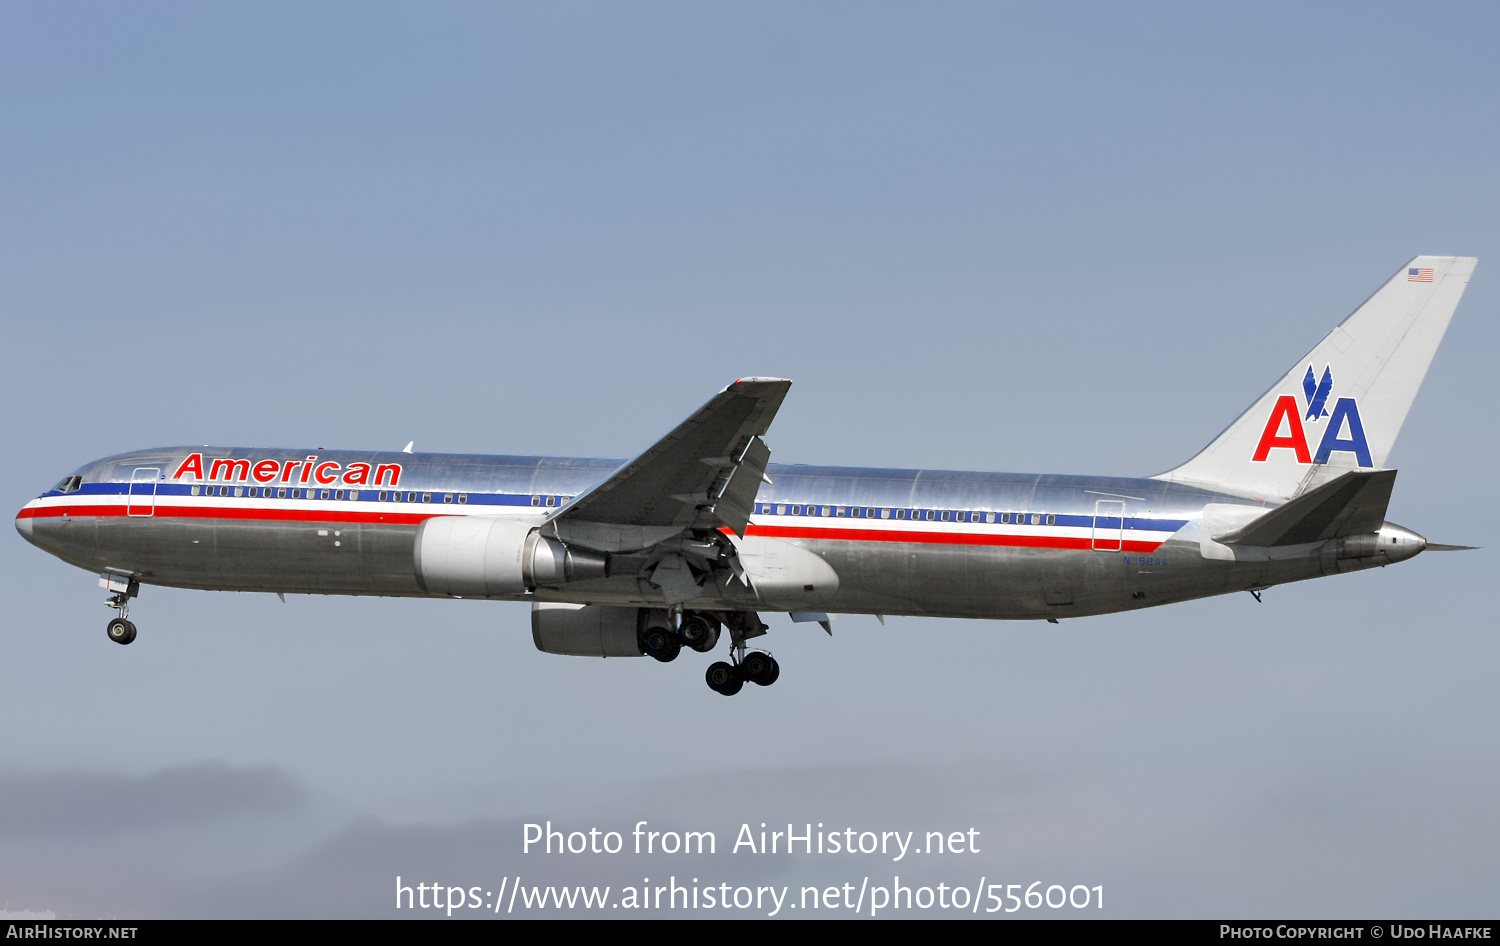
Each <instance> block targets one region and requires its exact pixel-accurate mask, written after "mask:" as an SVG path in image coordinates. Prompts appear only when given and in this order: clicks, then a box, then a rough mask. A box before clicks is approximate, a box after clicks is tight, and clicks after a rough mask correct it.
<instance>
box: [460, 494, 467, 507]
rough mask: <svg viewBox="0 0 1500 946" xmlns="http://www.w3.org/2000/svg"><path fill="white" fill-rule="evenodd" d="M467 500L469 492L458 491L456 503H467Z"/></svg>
mask: <svg viewBox="0 0 1500 946" xmlns="http://www.w3.org/2000/svg"><path fill="white" fill-rule="evenodd" d="M468 501H469V494H468V493H459V494H458V504H459V505H460V506H462V505H463V504H464V503H467V502H468Z"/></svg>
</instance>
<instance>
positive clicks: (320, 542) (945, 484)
mask: <svg viewBox="0 0 1500 946" xmlns="http://www.w3.org/2000/svg"><path fill="white" fill-rule="evenodd" d="M194 453H201V454H202V455H203V456H205V457H208V458H212V457H253V458H254V459H255V461H256V462H257V464H259V465H258V466H257V467H256V468H255V469H250V468H248V467H236V468H227V467H226V468H223V469H221V470H220V471H218V472H219V473H220V474H221V475H218V476H214V475H211V474H212V473H213V472H214V471H213V470H212V469H203V470H202V471H201V473H202V475H201V476H198V475H183V476H175V477H174V475H173V474H174V472H176V471H178V470H179V469H180V468H181V466H182V464H183V463H184V462H185V459H186V458H189V457H190V456H192V455H193V454H194ZM206 462H207V461H205V463H206ZM620 466H621V461H616V460H598V459H570V458H545V457H492V456H468V455H411V454H403V453H380V454H370V453H353V452H342V451H341V452H320V451H313V452H311V453H309V452H304V451H285V450H246V449H222V448H202V449H200V450H196V451H194V450H190V449H188V448H173V449H162V450H152V451H144V452H140V453H133V454H127V455H122V456H116V457H111V458H107V459H104V460H100V461H97V462H95V463H92V464H89V465H87V466H85V467H83V468H82V469H80V470H79V471H77V475H78V476H79V481H78V483H77V484H76V485H75V486H74V487H73V488H72V489H71V490H70V491H68V492H59V491H57V490H53V491H49V492H48V493H45V494H43V495H42V496H41V497H39V498H38V499H36V500H33V501H32V502H31V503H29V504H28V505H27V507H26V508H24V509H23V510H22V511H21V513H20V515H19V516H18V518H17V527H18V529H19V530H20V531H21V533H22V534H23V535H24V536H26V537H27V538H28V539H29V540H30V541H31V542H33V543H34V544H36V545H37V546H39V547H41V548H43V549H45V550H46V551H48V552H50V553H52V554H54V555H56V556H57V557H59V558H61V559H63V560H64V561H66V562H69V563H70V564H73V565H77V566H78V567H80V568H85V569H88V570H90V571H94V572H101V573H103V572H112V573H116V574H124V575H129V576H131V577H133V578H135V579H137V580H139V581H140V582H141V583H142V584H154V585H166V586H173V587H180V588H199V589H216V590H228V591H257V592H282V593H307V594H349V595H393V596H429V592H428V591H427V590H425V589H424V587H423V585H422V583H421V582H420V580H419V576H418V574H417V572H416V571H415V570H414V567H413V543H414V540H415V537H416V534H417V530H418V527H419V526H420V524H421V523H422V522H423V521H424V520H427V519H429V518H431V517H433V516H453V515H462V516H503V517H507V518H512V519H517V520H521V521H527V522H531V523H534V524H537V525H540V524H541V523H542V522H543V521H544V519H545V518H546V517H547V516H548V515H549V514H551V513H554V512H556V511H557V510H558V509H559V508H561V507H564V506H566V504H567V502H568V500H569V499H570V498H572V497H575V496H578V495H579V494H581V493H583V492H585V491H586V490H587V489H588V488H589V487H590V486H592V485H594V484H595V483H597V482H599V481H600V480H601V479H603V478H605V477H607V476H608V475H609V474H611V473H612V472H613V471H615V470H616V469H618V468H619V467H620ZM262 467H263V468H262ZM393 468H394V469H393ZM289 469H290V472H288V470H289ZM356 469H359V470H362V471H363V472H362V473H360V474H359V475H353V476H352V478H351V475H352V474H351V472H350V471H354V470H356ZM377 470H380V471H381V478H380V479H379V481H378V482H377V481H376V479H375V471H377ZM314 471H316V472H317V475H316V476H314V475H312V474H313V472H314ZM195 472H196V471H195ZM769 473H770V479H771V480H772V481H773V482H772V483H770V484H767V485H764V486H762V488H761V490H760V494H759V496H758V497H757V500H756V504H755V515H754V517H753V518H752V519H751V522H750V526H749V528H748V529H747V530H746V536H745V538H744V539H743V540H741V541H745V542H755V541H767V540H775V541H776V542H784V543H788V544H790V545H793V546H795V547H797V548H799V549H802V550H805V551H806V552H810V553H812V554H813V555H816V556H817V557H818V558H819V559H821V560H822V561H823V562H826V563H827V565H828V566H829V567H831V569H832V571H833V573H835V574H836V575H837V581H836V582H835V583H833V585H831V586H830V585H829V584H826V583H825V584H823V585H822V586H821V587H817V586H815V585H813V584H809V585H807V586H805V587H798V588H793V589H786V588H778V589H776V590H773V591H765V590H762V589H757V588H755V587H753V585H752V584H750V583H747V582H743V581H737V580H735V579H734V578H733V577H731V576H729V575H727V574H721V575H719V576H717V578H716V579H715V580H713V581H711V582H709V583H708V584H706V585H705V586H704V588H703V592H702V596H701V597H699V598H697V599H694V600H691V601H688V602H686V606H687V607H690V608H696V609H702V610H731V611H735V610H739V611H744V610H757V609H759V610H781V611H817V612H826V613H874V614H903V615H928V616H938V617H967V618H1009V619H1037V618H1062V617H1074V616H1080V615H1088V614H1101V613H1108V612H1114V611H1123V610H1130V609H1135V608H1143V607H1151V606H1154V605H1160V604H1166V603H1169V602H1174V601H1183V600H1187V599H1191V598H1200V597H1204V596H1207V595H1215V594H1223V593H1226V592H1232V591H1242V590H1248V589H1257V588H1263V587H1267V586H1270V585H1275V584H1280V583H1283V582H1289V581H1298V580H1301V579H1306V578H1315V577H1319V576H1322V575H1329V574H1336V573H1339V572H1344V571H1351V570H1357V569H1361V568H1368V567H1371V566H1374V565H1384V564H1389V563H1391V562H1392V561H1397V560H1400V559H1401V558H1406V557H1410V556H1411V555H1414V554H1416V552H1418V551H1420V537H1416V538H1417V543H1416V544H1413V543H1411V542H1405V541H1403V542H1402V543H1401V544H1400V552H1399V554H1398V552H1397V550H1396V548H1395V545H1396V543H1395V542H1392V548H1391V549H1389V550H1384V549H1381V548H1378V547H1377V548H1376V550H1375V551H1374V552H1373V554H1372V553H1371V552H1370V551H1369V550H1368V549H1365V550H1363V552H1362V553H1361V554H1358V555H1354V554H1349V553H1348V549H1347V548H1346V546H1345V545H1344V544H1342V543H1340V542H1339V541H1337V540H1330V541H1324V542H1317V543H1308V544H1307V545H1305V546H1293V547H1288V548H1284V549H1281V550H1279V551H1278V553H1277V554H1276V555H1271V556H1266V555H1260V556H1243V555H1241V556H1238V557H1237V556H1236V555H1234V554H1229V555H1222V554H1221V555H1213V554H1205V553H1206V549H1207V544H1211V543H1207V544H1206V539H1205V536H1204V535H1203V530H1202V520H1203V516H1204V508H1205V506H1207V505H1209V504H1216V505H1217V506H1218V507H1219V508H1222V506H1224V505H1229V506H1235V505H1238V506H1243V507H1246V511H1247V513H1248V512H1249V510H1256V511H1260V510H1263V509H1265V508H1267V507H1268V506H1270V505H1272V504H1268V503H1261V502H1256V501H1254V500H1249V499H1245V498H1242V497H1235V496H1229V495H1224V494H1220V493H1215V492H1211V491H1208V490H1203V489H1197V488H1193V487H1188V486H1183V485H1178V484H1172V483H1169V482H1164V481H1160V480H1156V479H1128V478H1113V477H1087V476H1054V475H1023V474H1006V473H962V472H948V471H930V470H885V469H855V468H840V467H814V466H796V465H773V466H772V467H771V468H770V469H769ZM262 474H265V475H262ZM324 474H327V475H329V476H331V477H332V478H331V479H326V478H325V475H324ZM1387 531H1393V533H1394V532H1399V533H1403V534H1404V535H1407V536H1410V535H1411V534H1410V533H1405V530H1400V529H1399V527H1392V526H1387V527H1386V529H1385V530H1383V531H1382V533H1381V535H1382V536H1384V535H1385V533H1386V532H1387ZM650 565H651V562H650V561H649V559H648V556H646V555H632V554H629V553H624V554H616V555H614V556H613V557H612V559H611V562H610V566H609V574H608V577H604V578H591V579H588V580H582V581H574V582H568V583H565V584H559V585H557V586H552V587H536V588H535V589H532V590H530V591H528V592H527V593H525V594H518V595H504V596H497V597H500V598H502V599H509V600H528V601H561V602H573V603H580V604H582V603H588V604H609V605H630V606H641V607H661V606H662V605H663V598H662V593H661V591H660V590H659V589H658V588H657V587H656V586H655V585H653V584H652V583H651V582H650V581H648V580H647V578H646V573H647V572H646V570H647V569H648V567H649V566H650Z"/></svg>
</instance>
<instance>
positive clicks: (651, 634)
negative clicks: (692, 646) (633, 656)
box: [641, 627, 682, 663]
mask: <svg viewBox="0 0 1500 946" xmlns="http://www.w3.org/2000/svg"><path fill="white" fill-rule="evenodd" d="M641 650H642V651H644V652H645V654H646V656H648V657H655V658H656V659H657V660H660V661H661V662H662V663H666V662H667V661H669V660H672V659H673V658H675V657H676V656H677V654H678V653H679V652H681V650H682V645H681V644H679V643H677V635H676V634H673V633H672V630H671V629H670V628H666V627H648V628H646V630H645V633H643V634H641Z"/></svg>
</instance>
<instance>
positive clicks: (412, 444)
mask: <svg viewBox="0 0 1500 946" xmlns="http://www.w3.org/2000/svg"><path fill="white" fill-rule="evenodd" d="M416 445H417V442H416V441H415V440H408V441H407V442H406V446H404V447H402V448H401V452H402V453H411V448H412V447H415V446H416Z"/></svg>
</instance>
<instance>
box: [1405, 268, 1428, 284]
mask: <svg viewBox="0 0 1500 946" xmlns="http://www.w3.org/2000/svg"><path fill="white" fill-rule="evenodd" d="M1406 281H1407V282H1432V270H1430V269H1415V268H1413V269H1408V270H1407V271H1406Z"/></svg>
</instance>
